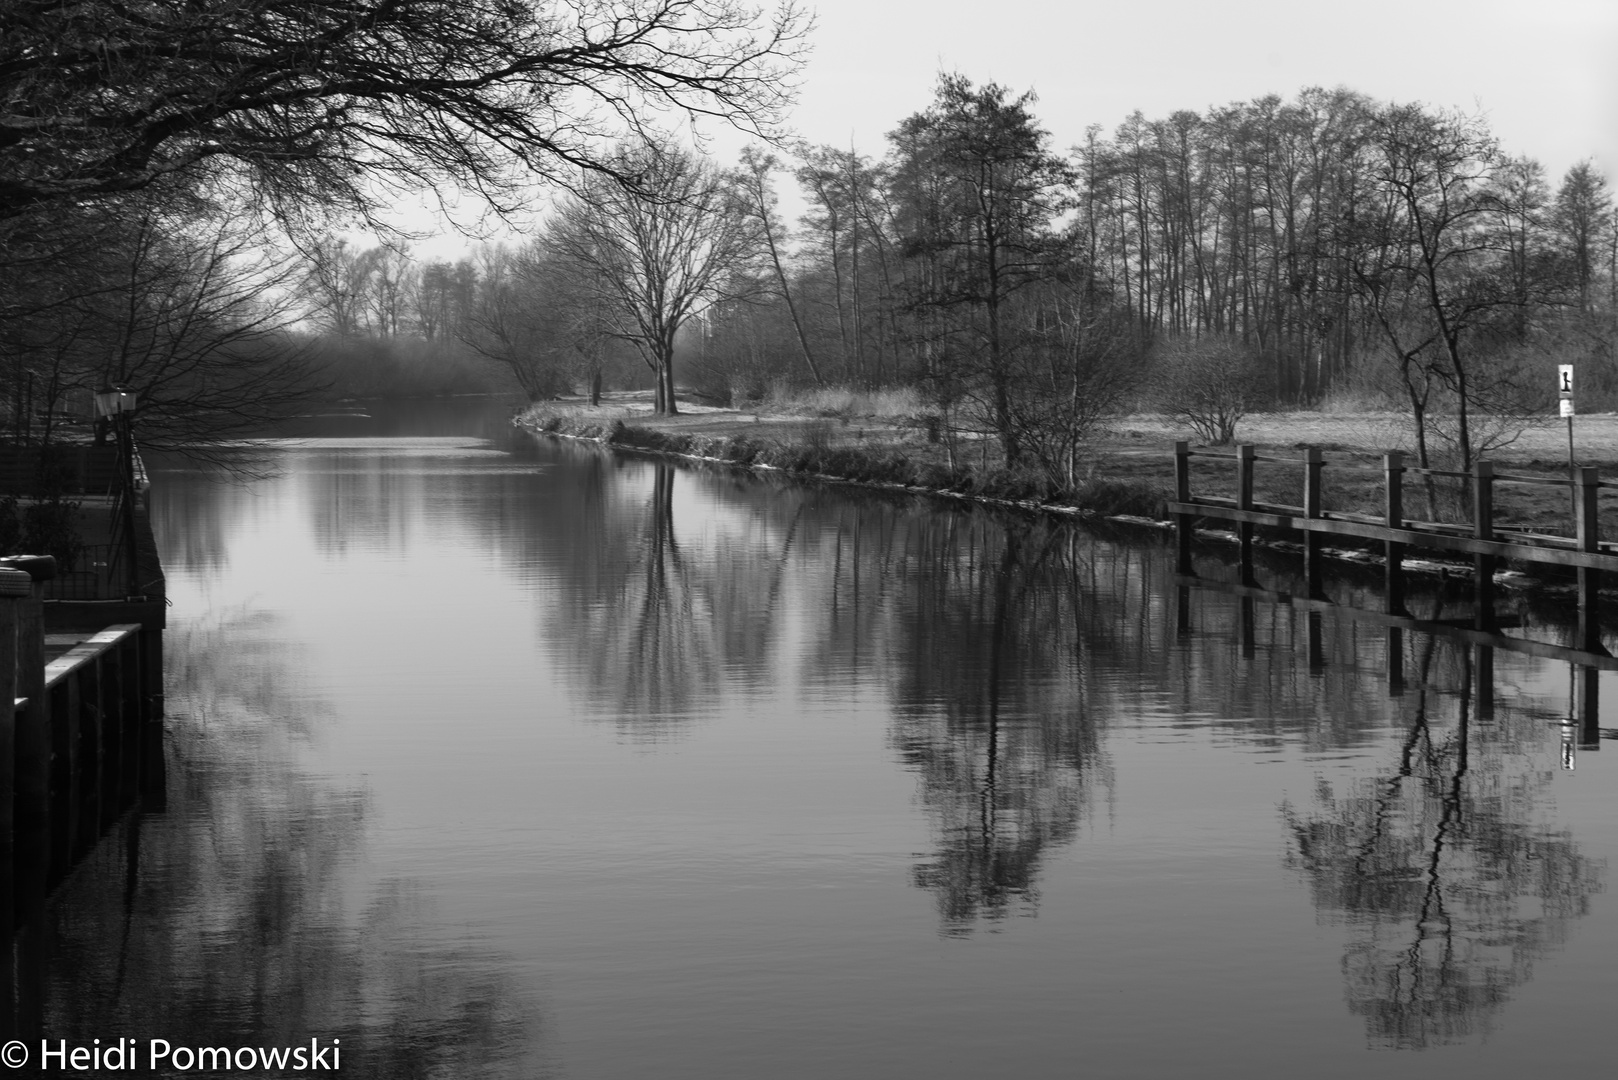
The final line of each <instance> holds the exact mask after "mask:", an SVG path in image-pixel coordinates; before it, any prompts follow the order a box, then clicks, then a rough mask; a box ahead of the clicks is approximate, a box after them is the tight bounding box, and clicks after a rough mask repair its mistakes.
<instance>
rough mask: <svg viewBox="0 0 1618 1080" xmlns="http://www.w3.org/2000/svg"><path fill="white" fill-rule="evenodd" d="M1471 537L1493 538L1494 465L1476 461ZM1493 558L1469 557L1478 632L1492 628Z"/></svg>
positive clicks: (1478, 555)
mask: <svg viewBox="0 0 1618 1080" xmlns="http://www.w3.org/2000/svg"><path fill="white" fill-rule="evenodd" d="M1472 536H1473V537H1474V538H1475V539H1478V540H1493V539H1494V462H1492V461H1477V462H1473V464H1472ZM1496 562H1497V560H1496V559H1495V557H1494V556H1493V555H1480V554H1474V555H1473V556H1472V584H1473V612H1472V625H1473V626H1474V627H1476V628H1477V629H1479V630H1493V629H1494V568H1495V564H1496Z"/></svg>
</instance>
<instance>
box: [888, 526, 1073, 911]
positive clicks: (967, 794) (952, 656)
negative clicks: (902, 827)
mask: <svg viewBox="0 0 1618 1080" xmlns="http://www.w3.org/2000/svg"><path fill="white" fill-rule="evenodd" d="M945 524H946V528H945V530H944V532H943V534H942V535H931V536H929V535H926V534H925V533H923V534H920V535H918V536H917V538H916V539H917V540H918V541H919V544H920V548H921V550H918V552H917V562H923V560H925V561H924V563H923V567H922V572H921V573H918V574H917V575H916V588H915V591H914V593H913V594H912V596H911V598H910V603H909V604H908V605H907V607H908V612H907V614H908V618H907V620H906V621H907V622H908V623H909V625H907V626H905V627H904V633H903V637H902V640H903V641H904V643H905V647H904V649H903V652H904V654H905V655H904V665H903V670H904V671H905V673H906V682H907V685H906V686H905V687H904V689H903V691H902V692H901V701H900V705H899V708H898V710H897V714H898V715H897V720H896V724H895V732H894V741H895V743H896V745H897V746H898V749H899V751H900V753H901V754H902V755H903V758H904V760H905V762H906V763H907V764H908V765H909V766H910V767H911V768H913V769H915V770H916V771H917V773H919V774H920V777H921V799H922V803H923V805H924V806H926V807H927V808H928V809H929V810H930V811H931V812H932V814H933V815H934V818H935V821H936V826H937V828H938V831H939V833H940V839H941V843H940V847H939V850H938V851H937V852H936V853H934V854H933V855H932V856H931V857H930V858H928V859H927V860H926V861H925V862H922V863H920V864H919V865H917V866H916V868H915V882H916V884H917V885H918V886H919V887H921V888H924V889H929V890H931V891H932V892H933V893H934V895H935V897H936V899H937V904H938V910H939V914H940V916H941V917H942V920H943V930H944V932H945V933H946V934H948V935H952V936H959V935H962V934H966V933H968V932H970V931H971V929H972V928H973V927H974V926H975V925H976V924H977V923H978V921H979V920H988V921H990V922H993V921H996V920H999V919H1003V918H1005V917H1006V916H1008V915H1010V914H1013V913H1021V914H1031V913H1032V912H1033V911H1034V909H1035V907H1036V905H1037V902H1038V892H1037V890H1036V888H1035V878H1036V875H1037V874H1038V871H1039V867H1040V861H1041V859H1042V857H1043V856H1044V854H1045V853H1046V852H1047V851H1048V850H1049V849H1050V848H1052V847H1054V846H1058V845H1061V844H1064V843H1067V842H1068V841H1069V840H1071V839H1072V838H1073V836H1074V835H1075V834H1076V832H1077V830H1078V826H1079V822H1080V820H1081V818H1082V816H1083V813H1084V811H1085V809H1086V807H1087V805H1088V802H1089V797H1090V786H1091V781H1092V779H1093V778H1094V774H1096V773H1097V772H1098V771H1100V772H1102V773H1103V775H1104V773H1105V770H1104V769H1101V768H1100V762H1101V757H1100V748H1099V739H1098V735H1097V731H1096V727H1095V725H1094V724H1093V723H1092V721H1091V716H1090V712H1089V709H1088V707H1087V706H1088V699H1087V694H1086V693H1085V681H1084V679H1083V666H1082V662H1081V661H1082V649H1081V648H1076V647H1075V645H1076V642H1075V638H1074V636H1073V634H1072V627H1071V626H1066V627H1064V626H1062V625H1061V623H1062V608H1063V606H1064V604H1063V601H1064V599H1071V598H1072V596H1075V595H1076V593H1073V592H1072V590H1073V588H1074V583H1075V582H1076V578H1075V576H1074V574H1073V573H1072V572H1071V571H1072V570H1073V567H1072V566H1070V565H1068V560H1067V558H1066V556H1071V555H1073V554H1074V553H1075V552H1076V550H1077V549H1076V547H1074V546H1073V545H1072V541H1073V540H1074V535H1073V534H1072V533H1071V532H1069V533H1067V534H1066V535H1065V537H1064V536H1063V534H1061V533H1059V532H1057V531H1053V530H1051V529H1049V528H1034V529H1032V530H1024V529H1021V528H1018V529H1014V530H1007V529H1006V528H1004V527H1003V526H1002V525H1001V524H1000V523H997V522H993V521H991V520H989V519H987V518H973V519H968V520H967V521H965V522H962V523H961V524H962V525H963V527H961V528H959V529H956V528H954V527H953V526H955V525H956V524H957V522H956V521H955V520H949V521H947V522H946V523H945ZM1019 524H1021V523H1019ZM1064 539H1066V540H1067V541H1069V543H1067V544H1064V543H1063V542H1062V541H1063V540H1064ZM923 550H924V551H925V553H926V554H925V556H923V555H922V551H923ZM1064 586H1065V588H1064ZM1064 630H1065V631H1066V632H1065V633H1064V632H1063V631H1064Z"/></svg>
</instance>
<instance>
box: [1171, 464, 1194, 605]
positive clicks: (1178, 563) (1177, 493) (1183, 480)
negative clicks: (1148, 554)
mask: <svg viewBox="0 0 1618 1080" xmlns="http://www.w3.org/2000/svg"><path fill="white" fill-rule="evenodd" d="M1174 500H1175V501H1176V502H1178V503H1180V504H1181V505H1182V506H1183V505H1184V504H1186V503H1189V502H1190V501H1191V444H1190V443H1189V442H1177V443H1175V444H1174ZM1194 520H1195V519H1194V518H1192V516H1191V515H1190V514H1188V513H1186V512H1184V511H1183V510H1182V511H1180V512H1179V513H1177V514H1175V515H1174V541H1175V548H1176V557H1175V563H1174V569H1175V573H1178V574H1189V573H1191V529H1192V524H1193V522H1194Z"/></svg>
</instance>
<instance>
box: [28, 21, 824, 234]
mask: <svg viewBox="0 0 1618 1080" xmlns="http://www.w3.org/2000/svg"><path fill="white" fill-rule="evenodd" d="M809 29H810V19H809V18H808V17H807V16H806V15H805V14H803V13H802V12H800V11H799V10H798V9H797V8H796V7H795V6H794V5H793V3H792V2H791V0H787V2H785V3H783V4H782V5H781V6H779V7H776V8H775V9H774V10H773V11H769V12H768V13H766V12H764V11H761V10H760V9H757V8H754V7H752V6H751V5H749V4H746V3H744V2H742V0H530V2H518V0H453V2H447V0H195V2H189V3H178V2H173V0H160V2H156V3H144V4H114V3H79V2H72V0H29V2H27V3H13V4H9V5H8V6H7V9H6V32H5V34H4V36H3V38H0V102H3V104H0V151H3V153H0V220H4V219H9V218H13V217H16V216H18V215H25V214H28V213H30V212H31V211H33V210H35V209H36V208H39V207H43V206H47V205H71V204H77V203H82V202H83V200H85V199H87V198H95V197H100V196H105V195H108V194H116V193H118V192H127V191H133V190H139V189H142V188H146V187H148V186H150V185H151V184H153V183H154V182H156V181H158V180H159V179H162V178H165V177H172V176H174V175H176V174H181V173H184V174H188V175H191V176H193V177H204V176H219V175H231V176H235V177H237V178H239V179H241V180H243V181H245V182H246V183H247V184H248V185H250V187H251V189H252V190H253V191H255V192H257V193H258V194H260V195H262V196H265V197H267V198H268V199H270V200H271V201H272V203H273V204H274V205H275V206H277V207H278V208H279V209H280V210H282V211H283V212H285V213H287V214H290V215H293V216H301V215H302V214H303V213H304V212H305V211H306V210H307V208H308V207H310V206H326V205H331V204H334V203H335V204H339V205H343V206H346V207H348V208H350V209H353V210H357V211H360V212H362V213H363V212H366V211H367V210H368V209H369V207H370V206H371V204H372V202H371V200H372V196H373V194H374V192H375V190H376V189H375V187H374V186H373V185H374V184H375V183H377V182H381V183H382V184H384V185H387V184H393V185H405V186H412V187H414V186H419V185H422V184H428V185H433V184H439V183H443V182H452V183H457V184H460V185H462V186H465V187H467V188H469V189H470V190H473V191H476V192H478V193H480V194H482V195H484V196H487V197H489V198H491V199H492V200H494V201H495V203H496V204H497V205H511V203H512V201H513V200H514V199H516V198H517V197H518V195H519V192H520V191H521V190H523V189H524V187H525V186H527V185H530V184H531V182H532V179H533V177H535V176H540V177H545V178H549V179H552V180H559V179H571V177H573V176H574V175H575V170H576V169H578V168H580V167H582V168H583V169H585V170H587V171H606V172H608V173H612V174H614V175H618V176H620V177H621V178H623V179H629V178H630V177H629V175H628V174H624V173H622V172H621V171H620V170H619V169H618V166H617V164H616V163H615V159H614V158H613V157H611V156H609V155H608V154H607V153H606V152H605V151H606V145H605V143H606V142H607V141H610V140H614V139H617V138H620V137H622V136H623V135H624V134H625V133H626V132H628V133H641V132H643V131H644V129H645V123H646V120H647V118H648V117H657V118H661V117H663V116H665V115H666V114H667V113H668V112H670V111H675V112H680V113H684V114H687V115H692V116H695V115H707V116H712V117H715V118H718V119H719V120H721V121H725V122H729V123H731V124H734V125H736V126H738V127H741V128H743V129H745V130H749V131H769V130H771V129H773V127H774V125H776V124H777V123H778V122H779V121H780V120H781V118H782V115H783V112H784V109H785V107H786V106H787V105H788V104H789V103H790V101H791V99H792V95H793V90H794V85H793V82H792V79H791V74H792V72H793V70H794V69H795V67H796V66H797V64H798V62H799V60H800V59H801V53H802V49H803V48H804V43H805V37H806V35H807V33H808V31H809Z"/></svg>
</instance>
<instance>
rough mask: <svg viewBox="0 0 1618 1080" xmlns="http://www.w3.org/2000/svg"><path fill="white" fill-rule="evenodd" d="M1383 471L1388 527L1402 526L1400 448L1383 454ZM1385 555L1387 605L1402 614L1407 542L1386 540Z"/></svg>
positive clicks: (1401, 455) (1396, 527) (1394, 611)
mask: <svg viewBox="0 0 1618 1080" xmlns="http://www.w3.org/2000/svg"><path fill="white" fill-rule="evenodd" d="M1382 473H1383V476H1384V477H1385V480H1386V486H1387V516H1386V518H1385V521H1386V523H1387V527H1388V528H1390V529H1403V528H1404V527H1405V520H1404V519H1405V511H1404V473H1405V464H1404V455H1403V454H1402V453H1400V452H1399V451H1397V450H1389V451H1388V452H1387V453H1386V454H1384V455H1382ZM1383 555H1384V556H1385V557H1386V559H1387V573H1386V577H1385V579H1384V592H1385V599H1384V606H1386V608H1387V610H1388V614H1390V615H1403V614H1404V613H1405V575H1404V557H1405V545H1404V544H1402V543H1400V542H1399V541H1397V540H1387V541H1385V542H1384V543H1383Z"/></svg>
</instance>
